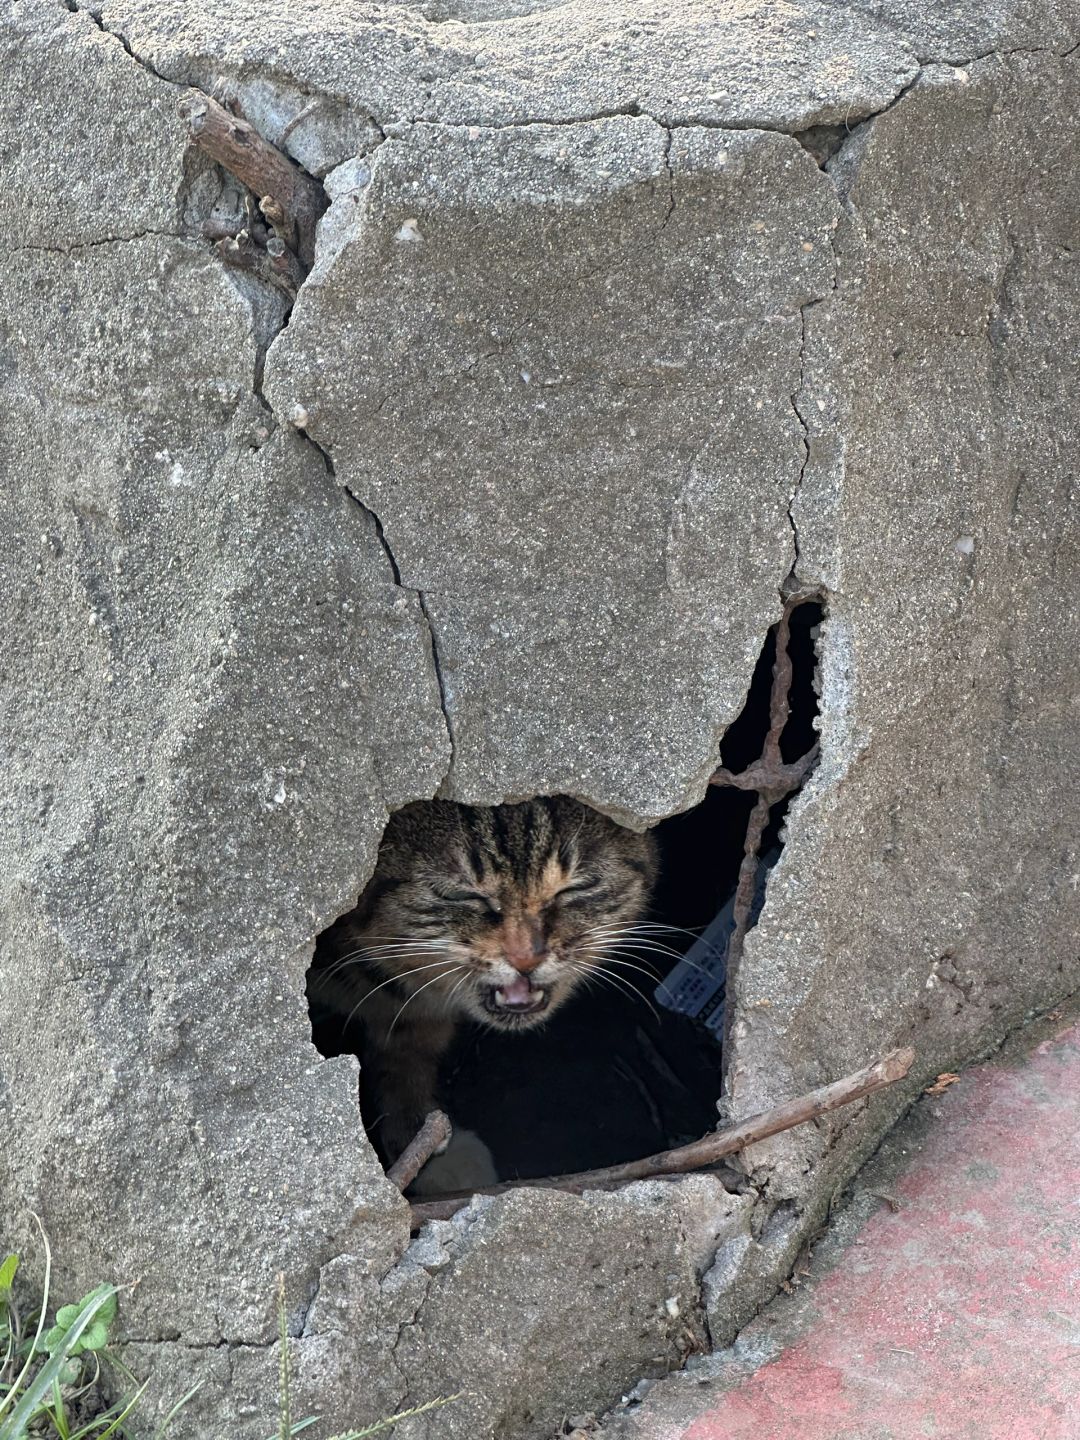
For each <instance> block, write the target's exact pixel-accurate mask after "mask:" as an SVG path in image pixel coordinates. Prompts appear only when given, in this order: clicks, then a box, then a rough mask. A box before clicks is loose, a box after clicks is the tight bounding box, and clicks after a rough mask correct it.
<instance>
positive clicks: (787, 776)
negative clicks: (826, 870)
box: [709, 591, 820, 1027]
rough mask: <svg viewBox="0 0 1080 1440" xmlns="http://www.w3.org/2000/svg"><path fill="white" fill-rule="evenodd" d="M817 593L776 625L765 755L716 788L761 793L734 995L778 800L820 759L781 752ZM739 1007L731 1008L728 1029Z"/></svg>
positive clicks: (738, 934) (749, 840)
mask: <svg viewBox="0 0 1080 1440" xmlns="http://www.w3.org/2000/svg"><path fill="white" fill-rule="evenodd" d="M819 598H820V597H819V596H818V595H817V593H816V592H808V591H799V592H798V593H796V594H794V595H792V596H790V597H789V598H788V600H787V601H786V602H785V604H784V609H783V613H782V614H781V616H780V621H779V623H778V624H777V627H776V658H775V660H774V661H773V672H772V690H771V693H770V697H769V731H768V734H767V735H766V736H765V744H764V746H763V747H762V752H761V756H760V758H759V759H757V760H755V761H754V763H753V764H752V765H750V766H748V767H747V768H746V769H745V770H742V771H740V772H738V773H737V774H733V773H732V772H731V771H730V770H725V769H723V768H721V769H719V770H717V771H716V773H715V774H714V775H713V777H712V779H711V780H710V781H709V784H710V785H726V786H732V787H733V788H735V789H737V790H755V791H756V792H757V797H758V798H757V800H756V802H755V804H754V808H753V810H751V812H750V819H749V820H748V821H747V825H746V839H745V841H744V844H743V858H742V864H741V865H740V867H739V879H738V883H737V885H736V887H735V910H734V921H735V925H734V929H733V930H732V932H731V938H730V939H729V941H728V949H727V989H728V995H729V996H730V995H732V994H733V993H734V982H735V978H736V975H737V972H738V968H739V962H740V961H741V959H742V951H743V943H744V941H745V940H746V932H747V931H748V930H749V929H750V916H751V913H752V911H753V906H754V892H755V891H756V889H757V881H758V870H759V867H760V865H761V854H760V852H761V840H762V836H763V835H764V834H765V829H766V826H767V825H768V823H769V813H770V811H771V810H772V807H773V806H774V805H775V804H776V803H777V801H778V800H782V799H784V797H785V796H786V795H790V794H792V793H793V792H794V791H796V790H798V789H799V787H800V786H801V785H802V783H803V781H804V780H805V779H806V777H807V775H809V773H810V771H811V770H812V769H813V768H814V766H815V764H816V763H817V758H818V751H819V746H818V745H816V744H815V745H812V746H811V747H810V749H809V750H808V751H807V752H806V754H805V755H802V756H800V757H799V759H798V760H795V761H792V762H791V763H790V764H785V763H784V757H783V755H782V753H781V750H780V739H781V736H782V735H783V733H784V730H785V728H786V726H787V722H788V720H789V718H790V716H791V670H792V667H791V652H790V649H789V644H788V642H789V640H790V638H791V616H792V612H793V611H795V610H797V609H798V608H799V606H800V605H805V604H807V603H808V602H810V601H814V600H817V599H819ZM734 1010H735V1007H734V1005H732V1004H729V1005H728V1006H727V1014H728V1025H729V1027H730V1022H731V1016H732V1015H733V1014H734Z"/></svg>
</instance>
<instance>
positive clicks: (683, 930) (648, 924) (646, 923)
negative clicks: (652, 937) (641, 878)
mask: <svg viewBox="0 0 1080 1440" xmlns="http://www.w3.org/2000/svg"><path fill="white" fill-rule="evenodd" d="M598 928H600V929H606V928H617V927H608V926H600V927H598ZM628 928H629V929H632V930H652V931H655V932H659V931H666V932H667V933H668V934H670V935H693V936H694V938H695V939H696V938H697V937H698V936H699V935H700V934H701V933H702V931H703V930H704V929H705V928H706V927H705V926H704V925H698V926H697V927H696V928H693V927H691V928H687V926H685V925H661V924H660V923H659V921H656V920H636V921H635V922H634V923H633V925H631V926H629V927H628Z"/></svg>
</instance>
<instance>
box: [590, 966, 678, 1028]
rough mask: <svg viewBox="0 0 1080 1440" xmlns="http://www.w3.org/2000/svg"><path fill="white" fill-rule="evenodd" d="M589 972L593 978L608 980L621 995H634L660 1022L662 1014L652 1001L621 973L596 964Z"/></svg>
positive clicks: (657, 1021) (658, 1022)
mask: <svg viewBox="0 0 1080 1440" xmlns="http://www.w3.org/2000/svg"><path fill="white" fill-rule="evenodd" d="M588 973H589V975H590V976H592V977H593V978H595V979H597V980H602V981H605V982H606V983H607V984H609V985H610V986H611V987H612V988H613V989H614V990H615V991H616V992H617V993H618V994H620V995H630V996H632V997H633V998H634V999H635V1000H640V1001H641V1003H642V1004H643V1005H644V1006H645V1008H646V1009H647V1010H648V1011H649V1013H650V1014H651V1015H652V1017H653V1019H654V1020H655V1021H656V1023H657V1025H659V1024H660V1016H659V1015H658V1014H657V1013H656V1010H655V1009H654V1008H653V1006H652V1004H651V1003H650V1001H649V1000H648V999H646V997H645V996H644V995H642V993H641V991H640V990H635V989H634V987H633V985H631V984H630V982H629V980H624V979H623V978H622V976H621V975H612V974H611V973H610V972H609V971H607V970H605V969H604V968H603V966H602V965H594V966H592V968H591V969H589V971H588Z"/></svg>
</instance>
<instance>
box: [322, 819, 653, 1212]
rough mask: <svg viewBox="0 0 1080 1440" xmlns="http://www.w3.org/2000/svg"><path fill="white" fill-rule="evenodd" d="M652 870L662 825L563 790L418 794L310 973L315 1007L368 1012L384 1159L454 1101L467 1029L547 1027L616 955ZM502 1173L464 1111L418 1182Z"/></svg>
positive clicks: (366, 1055) (354, 1018) (366, 1029)
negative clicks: (507, 797) (618, 820)
mask: <svg viewBox="0 0 1080 1440" xmlns="http://www.w3.org/2000/svg"><path fill="white" fill-rule="evenodd" d="M656 873H657V858H656V844H655V841H654V839H653V837H652V836H651V835H649V834H637V833H635V832H634V831H631V830H626V829H624V828H623V827H621V826H619V825H616V824H615V823H614V822H613V821H611V820H609V819H607V818H606V817H605V816H603V815H601V814H599V813H598V812H597V811H595V810H592V809H590V808H589V807H588V806H586V805H583V804H581V803H579V802H578V801H576V800H571V799H569V798H567V797H564V796H559V797H555V798H550V799H548V798H541V799H537V800H529V801H525V802H523V803H521V804H514V805H498V806H494V807H479V806H467V805H458V804H456V803H453V802H451V801H445V800H430V801H419V802H417V803H415V804H413V805H409V806H407V807H405V808H404V809H403V810H399V811H397V812H396V813H395V814H394V815H393V816H392V817H391V820H390V823H389V825H388V827H387V830H386V833H385V835H384V836H383V841H382V846H381V848H380V851H379V858H378V863H377V865H376V868H375V872H374V874H373V875H372V877H371V880H370V881H369V883H368V885H367V887H366V889H365V890H364V893H363V894H362V895H361V897H360V900H359V902H358V904H357V906H356V908H355V909H354V910H352V911H350V912H349V913H348V914H347V915H344V916H343V917H342V918H341V919H340V920H338V921H337V923H336V924H335V925H333V926H332V927H331V928H330V929H329V930H328V931H327V932H326V933H325V934H324V935H323V936H322V938H321V940H320V942H319V946H318V949H317V952H316V958H315V963H314V965H313V967H312V971H311V975H310V979H309V996H310V1000H311V1006H312V1013H313V1016H315V1017H318V1016H319V1015H322V1016H323V1017H326V1018H329V1019H331V1020H332V1021H333V1022H334V1023H336V1024H337V1025H338V1026H339V1027H342V1028H344V1029H348V1028H350V1027H355V1026H358V1027H359V1030H360V1034H359V1039H358V1044H357V1048H358V1051H359V1053H360V1055H361V1057H362V1076H361V1093H362V1108H363V1112H364V1120H365V1125H366V1127H367V1130H368V1133H369V1135H371V1137H372V1139H373V1141H374V1143H375V1144H376V1146H377V1148H378V1149H379V1151H380V1154H381V1158H382V1159H383V1161H384V1163H385V1164H388V1165H389V1164H391V1163H392V1162H393V1161H394V1160H395V1159H396V1158H397V1156H398V1155H399V1154H400V1153H401V1151H402V1150H403V1149H404V1148H405V1146H406V1145H407V1144H408V1142H409V1141H410V1140H411V1139H412V1138H413V1136H414V1135H415V1134H416V1132H417V1131H418V1130H419V1128H420V1125H421V1123H422V1122H423V1119H424V1117H425V1115H426V1114H427V1113H428V1112H429V1111H430V1110H432V1109H434V1108H436V1106H444V1105H445V1102H444V1100H443V1097H442V1096H441V1095H440V1089H439V1081H440V1066H441V1064H442V1062H443V1060H444V1057H445V1056H446V1054H447V1052H448V1050H449V1048H450V1046H451V1043H452V1041H453V1040H454V1037H455V1034H456V1033H457V1032H458V1031H459V1029H461V1028H462V1027H463V1026H466V1025H470V1024H471V1025H473V1026H480V1027H482V1028H485V1029H488V1030H495V1031H499V1032H501V1033H502V1034H504V1035H512V1034H514V1033H522V1032H526V1031H530V1030H535V1029H536V1028H538V1027H540V1026H542V1025H543V1024H544V1023H545V1022H546V1021H547V1020H548V1019H549V1018H550V1016H551V1015H552V1014H553V1013H554V1012H555V1011H557V1010H558V1009H559V1008H560V1007H561V1006H562V1005H563V1004H564V1003H565V1002H566V1001H567V1000H568V999H569V998H570V997H571V996H572V995H573V994H575V992H579V991H581V990H582V989H584V988H586V987H588V986H589V984H590V981H591V980H593V979H598V978H600V977H601V975H602V973H603V972H604V971H605V968H606V966H607V965H608V964H609V963H618V957H619V955H620V954H621V953H625V945H626V943H627V942H628V940H629V939H631V938H632V936H633V935H634V933H635V927H636V926H637V925H638V922H639V921H640V920H641V918H642V916H643V915H644V914H645V911H646V909H647V907H648V905H649V901H650V897H651V894H652V890H653V886H654V883H655V880H656ZM541 1083H542V1080H541ZM445 1108H449V1111H450V1117H451V1120H453V1119H454V1115H453V1107H452V1106H450V1107H445ZM499 1178H500V1177H499V1175H498V1174H497V1173H496V1170H495V1166H494V1163H493V1160H492V1156H491V1154H490V1152H489V1150H488V1148H487V1146H486V1145H485V1144H484V1142H483V1141H482V1140H481V1139H480V1137H479V1136H478V1135H477V1134H476V1133H475V1132H474V1131H471V1130H469V1129H467V1128H464V1127H460V1126H457V1125H455V1127H454V1135H453V1138H452V1140H451V1142H450V1145H449V1147H448V1148H447V1149H446V1150H445V1151H444V1153H443V1154H441V1155H437V1156H435V1157H434V1158H433V1159H432V1160H430V1161H429V1162H428V1164H427V1165H426V1166H425V1168H424V1170H423V1171H422V1172H421V1175H420V1177H419V1178H418V1180H417V1181H416V1182H415V1183H414V1186H413V1191H414V1193H417V1194H439V1193H445V1192H447V1191H451V1190H470V1189H476V1188H479V1187H481V1186H485V1185H491V1184H494V1183H496V1181H497V1180H498V1179H499Z"/></svg>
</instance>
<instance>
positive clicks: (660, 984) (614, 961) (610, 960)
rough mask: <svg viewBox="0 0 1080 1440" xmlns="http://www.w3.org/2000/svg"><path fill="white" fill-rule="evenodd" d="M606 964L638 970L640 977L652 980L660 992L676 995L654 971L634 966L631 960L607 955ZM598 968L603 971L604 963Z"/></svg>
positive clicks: (641, 966)
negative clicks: (665, 991)
mask: <svg viewBox="0 0 1080 1440" xmlns="http://www.w3.org/2000/svg"><path fill="white" fill-rule="evenodd" d="M604 962H605V963H606V964H608V965H622V966H624V967H625V968H626V969H627V970H636V971H637V972H638V974H639V975H644V976H645V978H646V979H647V980H651V981H652V982H653V984H654V985H655V986H656V988H657V989H658V990H667V993H668V994H669V995H672V994H673V993H674V992H673V991H672V990H671V989H670V988H669V987H668V985H667V984H666V982H665V981H663V980H661V979H660V976H659V975H657V974H655V973H654V972H653V971H652V970H646V969H645V967H644V966H643V965H634V964H632V963H631V962H630V961H629V960H620V959H619V958H618V957H617V956H613V955H605V957H604ZM598 968H599V969H601V970H603V969H604V964H603V963H602V964H601V965H600V966H599V967H598Z"/></svg>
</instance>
